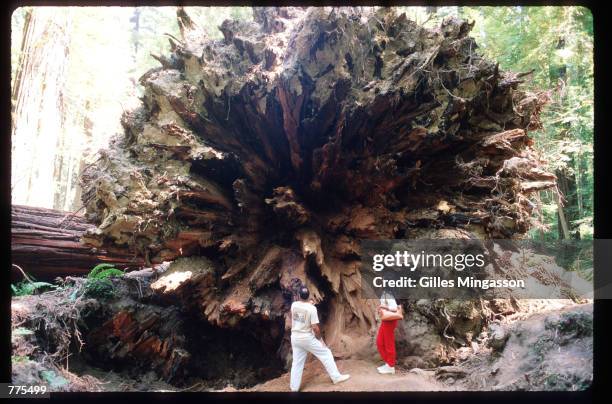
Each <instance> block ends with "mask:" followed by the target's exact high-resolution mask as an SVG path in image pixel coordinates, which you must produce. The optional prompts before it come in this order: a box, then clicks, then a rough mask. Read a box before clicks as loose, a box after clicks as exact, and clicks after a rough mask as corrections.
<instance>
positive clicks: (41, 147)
mask: <svg viewBox="0 0 612 404" xmlns="http://www.w3.org/2000/svg"><path fill="white" fill-rule="evenodd" d="M68 27H69V17H68V15H67V13H65V12H64V11H58V10H57V9H56V8H53V7H49V8H47V7H39V8H33V9H31V10H29V11H28V14H27V15H26V19H25V23H24V35H23V42H22V49H21V60H20V62H19V66H18V68H17V73H16V79H15V85H14V87H13V94H12V95H13V99H12V102H13V110H12V112H13V127H12V145H13V149H12V179H11V184H12V197H13V203H23V204H28V205H35V206H41V207H52V206H53V203H54V192H53V190H49V188H50V187H54V186H55V185H56V183H55V181H54V177H53V174H54V165H55V157H56V154H57V145H58V137H59V135H60V133H61V129H62V122H63V107H62V103H63V95H62V88H63V83H64V81H65V74H66V69H65V64H66V63H65V60H66V52H67V41H68V38H69V35H68ZM54 151H55V152H54ZM45 190H49V192H45Z"/></svg>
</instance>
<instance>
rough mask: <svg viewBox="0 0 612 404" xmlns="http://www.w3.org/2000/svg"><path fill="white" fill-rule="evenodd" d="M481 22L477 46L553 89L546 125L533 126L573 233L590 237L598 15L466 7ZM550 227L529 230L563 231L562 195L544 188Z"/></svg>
mask: <svg viewBox="0 0 612 404" xmlns="http://www.w3.org/2000/svg"><path fill="white" fill-rule="evenodd" d="M460 9H461V12H460V13H459V14H462V17H464V18H467V19H469V20H474V21H475V22H476V24H475V27H474V30H473V32H472V35H473V36H474V37H475V38H476V40H477V42H478V44H479V46H480V51H481V52H482V53H484V54H485V55H486V56H488V57H490V58H492V59H495V60H497V61H499V63H500V67H501V68H502V69H505V70H511V71H515V72H526V71H530V70H533V74H532V78H531V80H530V81H529V82H527V83H525V86H526V87H527V88H531V89H532V90H542V89H548V90H550V91H549V95H550V99H551V100H550V103H549V104H548V105H547V106H546V107H545V109H544V110H543V111H542V116H541V120H542V124H543V128H542V130H539V131H537V132H534V133H531V135H532V136H533V137H534V139H535V144H536V147H537V149H538V150H539V151H540V153H541V155H542V160H543V162H544V164H545V166H546V168H547V169H548V170H550V171H551V172H554V173H556V174H557V176H558V177H559V184H560V187H559V188H560V190H561V191H562V193H563V201H562V202H563V206H562V209H563V210H564V213H565V216H566V217H567V220H568V227H569V230H570V233H571V235H572V236H574V235H575V234H576V233H577V232H578V233H579V237H580V238H582V239H592V238H593V113H594V106H593V102H594V84H593V16H592V14H591V12H590V11H589V10H588V9H586V8H584V7H556V6H555V7H463V8H460ZM540 197H541V212H540V214H541V215H542V217H541V219H542V221H543V222H544V224H545V227H546V228H547V230H546V232H540V231H532V233H531V236H532V237H542V236H543V238H544V239H559V238H563V234H562V232H561V230H560V227H559V220H560V219H559V216H558V210H559V209H560V207H559V202H558V200H557V197H556V194H555V193H553V192H552V191H544V192H541V195H540Z"/></svg>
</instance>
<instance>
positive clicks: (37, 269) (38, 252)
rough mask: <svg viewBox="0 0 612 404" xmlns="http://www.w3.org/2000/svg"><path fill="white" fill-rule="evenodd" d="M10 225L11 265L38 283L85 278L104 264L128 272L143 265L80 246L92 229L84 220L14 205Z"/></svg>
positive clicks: (119, 254) (118, 254) (107, 251)
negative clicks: (73, 277)
mask: <svg viewBox="0 0 612 404" xmlns="http://www.w3.org/2000/svg"><path fill="white" fill-rule="evenodd" d="M11 222H12V223H11V255H12V262H13V263H14V264H17V265H19V266H20V267H21V268H22V269H23V270H24V271H25V272H26V273H28V274H30V275H33V276H34V277H35V278H36V279H38V280H52V279H54V278H55V277H57V276H67V275H86V274H87V273H88V272H89V271H91V269H92V268H93V267H94V266H96V265H97V264H100V263H104V262H107V263H112V264H116V266H117V268H130V269H135V268H139V267H142V264H143V261H142V259H140V258H138V257H135V256H134V255H130V254H126V253H125V252H123V251H118V250H117V249H98V248H92V247H91V246H86V245H83V244H82V243H81V242H80V239H81V236H82V234H83V233H84V232H85V231H86V230H88V229H92V228H93V227H95V226H93V225H92V224H90V223H87V221H86V220H85V218H84V217H83V216H79V215H74V214H72V213H70V212H62V211H57V210H53V209H42V208H33V207H28V206H20V205H13V206H12V207H11ZM15 275H17V273H15ZM14 280H16V279H14Z"/></svg>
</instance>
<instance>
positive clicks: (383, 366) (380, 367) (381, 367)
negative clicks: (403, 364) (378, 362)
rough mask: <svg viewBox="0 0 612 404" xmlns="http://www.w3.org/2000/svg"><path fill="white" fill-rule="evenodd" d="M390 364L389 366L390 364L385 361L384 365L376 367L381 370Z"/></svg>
mask: <svg viewBox="0 0 612 404" xmlns="http://www.w3.org/2000/svg"><path fill="white" fill-rule="evenodd" d="M388 366H389V365H387V364H386V363H385V364H384V365H382V366H379V367H377V368H376V370H378V371H379V372H380V371H381V370H383V369H384V368H386V367H388Z"/></svg>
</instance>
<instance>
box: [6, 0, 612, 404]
mask: <svg viewBox="0 0 612 404" xmlns="http://www.w3.org/2000/svg"><path fill="white" fill-rule="evenodd" d="M602 3H603V2H600V3H596V2H595V1H559V2H552V1H549V2H545V1H534V0H523V1H507V0H497V1H491V0H486V1H473V0H467V1H422V0H421V1H375V2H373V1H367V0H365V1H364V0H355V1H349V0H345V1H338V0H327V1H324V2H314V1H311V0H310V1H308V0H302V1H296V0H288V1H287V0H286V1H278V0H277V1H270V0H263V1H227V0H226V1H223V0H207V1H189V0H188V1H166V0H145V1H134V0H131V1H121V0H103V1H97V2H96V1H90V0H80V1H75V0H68V1H66V0H51V1H44V0H29V1H28V0H17V1H15V0H10V1H9V2H8V3H4V4H3V5H2V6H3V10H2V11H4V12H3V14H2V15H3V19H2V22H1V23H0V24H1V26H2V27H3V30H4V34H5V35H2V42H1V46H2V48H3V51H2V59H3V63H2V64H1V65H0V69H1V74H2V77H3V78H2V79H1V80H0V91H1V94H2V98H1V99H2V101H3V105H2V118H1V120H0V122H1V123H2V124H3V125H4V130H3V131H2V132H0V133H2V136H1V137H0V138H1V141H2V145H1V146H0V152H1V153H2V155H0V164H1V165H2V175H3V178H2V181H0V193H1V194H2V199H1V202H0V203H1V207H2V210H1V215H0V229H1V230H2V240H3V242H2V243H1V244H0V246H1V248H2V254H1V255H0V256H1V257H2V260H3V265H2V267H3V268H4V270H0V276H2V278H1V279H0V285H1V286H2V287H3V288H4V290H3V292H2V294H1V295H2V298H3V299H2V305H1V307H2V311H1V312H0V319H1V321H2V328H3V332H2V334H1V335H0V338H1V341H0V345H1V348H0V349H2V351H0V352H1V356H0V358H2V364H1V365H2V367H1V373H0V382H10V378H11V371H10V367H11V362H10V358H11V342H10V315H11V312H10V296H11V292H10V287H9V285H10V267H11V260H10V206H11V198H10V182H11V176H10V168H11V165H10V161H11V160H10V157H11V156H10V154H11V139H10V133H11V131H10V128H11V115H10V113H11V111H10V107H11V105H10V82H11V80H10V75H11V69H10V52H11V41H10V27H11V15H12V12H13V11H14V10H15V9H16V8H18V7H20V6H51V5H53V6H78V5H81V6H84V5H87V6H128V7H135V6H176V5H186V6H187V5H190V6H253V5H261V6H288V5H293V6H299V5H301V6H308V5H311V6H314V5H318V6H322V5H330V6H331V5H334V6H340V5H362V6H390V5H404V6H408V5H420V6H423V5H439V6H453V5H457V6H461V5H463V6H467V5H473V6H476V5H478V6H516V5H523V6H528V5H529V6H544V5H550V6H569V5H572V6H584V7H587V8H589V9H590V10H591V12H592V13H593V24H594V36H595V38H594V39H595V45H594V51H595V54H594V72H595V131H594V159H595V161H594V170H595V183H594V199H595V200H594V211H595V212H594V213H595V214H594V226H595V234H594V236H595V238H608V239H609V238H612V226H610V224H612V222H611V217H610V215H611V213H610V211H609V210H608V207H611V206H612V200H611V199H610V193H608V192H607V191H608V189H607V185H608V180H609V178H608V173H611V172H612V170H611V168H612V167H611V166H610V161H611V160H612V159H610V158H608V156H607V152H608V151H610V150H612V147H611V144H612V141H611V140H610V139H611V137H612V133H610V132H609V129H610V124H609V119H610V118H609V114H610V113H611V112H612V110H611V108H610V102H608V100H607V98H608V95H609V94H612V91H610V86H609V83H610V82H609V79H608V77H607V75H606V74H605V70H606V69H607V63H606V62H607V61H605V60H604V57H605V56H606V54H607V53H608V52H607V50H608V49H607V45H608V43H609V42H608V41H607V39H609V37H608V32H606V31H607V30H608V29H609V25H610V24H608V21H607V19H608V16H607V13H606V12H605V11H604V10H605V7H604V6H603V5H602ZM606 59H607V58H606ZM611 270H612V269H611ZM595 276H597V273H596V274H595ZM594 306H595V307H594V316H595V326H594V328H595V329H594V331H595V334H594V379H593V384H592V386H591V387H590V388H589V389H587V390H585V391H580V392H520V391H513V392H489V391H482V392H468V391H457V392H426V393H421V392H406V393H390V392H376V393H375V392H364V393H352V392H351V393H52V395H51V399H52V400H62V401H64V400H65V401H78V402H82V401H85V400H87V401H102V400H104V401H106V402H108V401H112V402H115V401H117V400H119V401H123V400H126V401H127V400H129V401H135V400H146V401H157V400H159V401H165V402H174V401H176V400H181V401H183V400H185V401H194V402H203V401H204V402H208V401H214V402H224V403H227V402H234V401H236V402H243V401H251V400H253V401H261V402H266V403H267V402H269V401H275V400H280V401H285V400H286V401H292V402H293V401H295V402H319V401H328V400H330V401H332V400H333V401H340V402H345V401H346V402H353V403H362V402H363V403H366V402H382V403H385V402H410V403H417V402H418V403H420V402H444V403H453V404H456V403H458V402H472V403H487V404H490V403H495V404H502V403H512V404H516V403H517V402H521V403H523V402H530V401H532V402H539V403H542V402H548V401H551V402H555V403H583V402H592V401H603V397H605V396H606V395H608V394H606V393H608V389H607V388H608V387H610V386H609V384H610V382H612V372H611V370H610V369H611V368H612V364H611V362H610V361H609V359H610V358H611V355H610V353H611V351H612V349H611V348H610V344H611V343H610V339H609V338H606V337H608V336H609V334H607V328H608V327H607V325H608V322H607V321H606V314H609V313H610V312H612V300H596V301H595V304H594ZM7 331H8V332H7Z"/></svg>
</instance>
